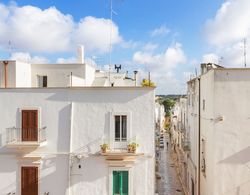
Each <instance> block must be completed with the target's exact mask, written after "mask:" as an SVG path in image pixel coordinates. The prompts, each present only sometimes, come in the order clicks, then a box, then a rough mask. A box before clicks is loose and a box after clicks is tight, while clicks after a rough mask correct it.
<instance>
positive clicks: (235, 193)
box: [187, 64, 250, 195]
mask: <svg viewBox="0 0 250 195" xmlns="http://www.w3.org/2000/svg"><path fill="white" fill-rule="evenodd" d="M249 75H250V69H247V68H245V69H244V68H242V69H241V68H223V67H220V66H218V65H215V64H202V65H201V75H200V76H199V77H196V78H194V79H191V80H190V81H188V91H187V96H188V101H187V105H188V106H187V137H188V139H189V140H190V151H187V154H188V168H187V170H188V185H187V189H188V194H190V195H210V194H213V195H224V194H227V195H239V194H240V195H248V194H250V188H249V184H250V183H249V181H250V169H249V163H250V160H249V158H248V156H249V152H250V151H249V147H250V145H249V139H250V134H249V120H248V118H249V109H248V104H249V101H248V100H249V88H250V79H249Z"/></svg>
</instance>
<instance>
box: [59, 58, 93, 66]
mask: <svg viewBox="0 0 250 195" xmlns="http://www.w3.org/2000/svg"><path fill="white" fill-rule="evenodd" d="M84 60H85V63H86V64H89V65H92V66H96V62H95V60H94V59H91V58H86V59H84ZM56 63H59V64H74V63H79V62H78V61H77V58H76V57H74V56H72V57H69V58H58V59H57V60H56Z"/></svg>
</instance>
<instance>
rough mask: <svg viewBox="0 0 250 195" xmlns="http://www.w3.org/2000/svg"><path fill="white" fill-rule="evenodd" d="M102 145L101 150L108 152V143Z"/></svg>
mask: <svg viewBox="0 0 250 195" xmlns="http://www.w3.org/2000/svg"><path fill="white" fill-rule="evenodd" d="M100 147H101V150H102V152H106V151H107V149H109V145H108V144H105V143H104V144H102V145H100Z"/></svg>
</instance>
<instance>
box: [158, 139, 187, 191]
mask: <svg viewBox="0 0 250 195" xmlns="http://www.w3.org/2000/svg"><path fill="white" fill-rule="evenodd" d="M167 142H168V143H170V141H169V140H168V136H164V148H160V149H159V155H158V156H157V159H159V170H158V173H157V175H158V178H157V186H156V187H157V192H158V195H184V193H183V192H182V187H181V184H180V181H179V180H178V178H177V174H176V170H175V167H174V162H173V160H172V159H171V146H170V145H169V144H168V145H167ZM156 194H157V193H156Z"/></svg>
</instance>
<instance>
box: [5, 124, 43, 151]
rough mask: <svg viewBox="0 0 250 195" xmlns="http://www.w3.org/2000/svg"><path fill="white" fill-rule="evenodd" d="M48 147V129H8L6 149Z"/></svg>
mask: <svg viewBox="0 0 250 195" xmlns="http://www.w3.org/2000/svg"><path fill="white" fill-rule="evenodd" d="M44 145H46V127H43V128H40V129H22V128H15V127H12V128H7V129H6V147H8V148H37V147H40V146H44Z"/></svg>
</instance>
